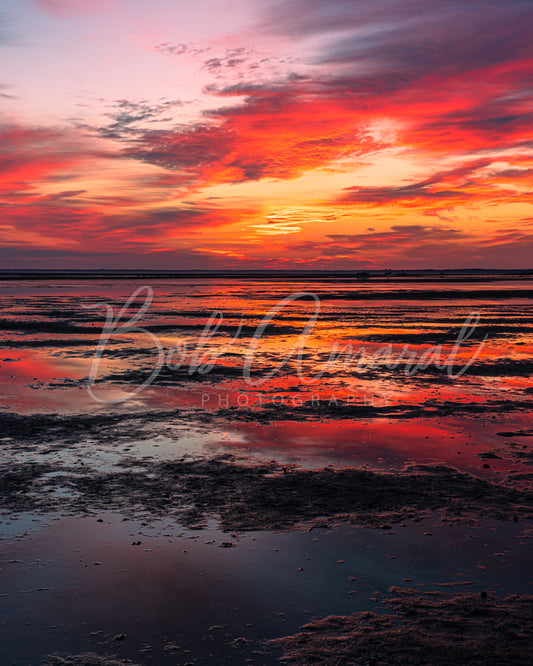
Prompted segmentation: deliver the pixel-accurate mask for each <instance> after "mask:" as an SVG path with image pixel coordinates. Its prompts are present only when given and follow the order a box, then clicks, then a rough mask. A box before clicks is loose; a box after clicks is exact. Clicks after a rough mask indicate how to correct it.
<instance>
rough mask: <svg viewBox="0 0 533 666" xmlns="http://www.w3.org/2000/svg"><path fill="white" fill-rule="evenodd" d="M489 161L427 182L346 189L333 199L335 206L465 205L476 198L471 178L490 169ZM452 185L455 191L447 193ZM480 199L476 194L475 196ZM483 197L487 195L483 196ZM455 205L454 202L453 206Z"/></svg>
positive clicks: (472, 163) (456, 169)
mask: <svg viewBox="0 0 533 666" xmlns="http://www.w3.org/2000/svg"><path fill="white" fill-rule="evenodd" d="M490 164H491V160H489V159H481V160H476V161H474V162H469V163H467V164H463V165H461V166H458V167H455V168H454V169H448V170H446V171H439V172H438V173H436V174H434V175H433V176H431V177H430V178H427V179H426V180H423V181H419V182H415V183H411V184H409V185H399V186H394V187H348V188H346V189H345V192H346V194H343V195H341V196H340V197H338V198H337V199H336V202H337V203H344V204H349V203H364V204H388V203H406V202H411V203H412V202H414V201H422V202H425V201H427V200H435V199H437V200H439V199H441V200H456V199H460V200H462V201H466V200H468V199H471V198H472V197H474V196H476V188H472V184H473V181H472V178H471V177H472V176H473V175H474V174H475V173H476V172H478V171H479V170H480V169H483V168H485V167H488V166H490ZM450 185H453V186H454V187H455V189H450ZM477 194H478V195H479V192H477ZM483 195H484V196H486V192H483ZM455 203H456V202H455Z"/></svg>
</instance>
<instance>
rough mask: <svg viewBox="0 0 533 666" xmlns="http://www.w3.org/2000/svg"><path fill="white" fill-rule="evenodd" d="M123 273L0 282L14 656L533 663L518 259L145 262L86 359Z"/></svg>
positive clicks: (2, 503) (524, 320) (6, 636)
mask: <svg viewBox="0 0 533 666" xmlns="http://www.w3.org/2000/svg"><path fill="white" fill-rule="evenodd" d="M136 287H137V285H132V284H131V282H120V281H116V282H114V283H101V284H98V283H97V282H94V283H83V284H80V282H79V281H78V282H76V283H68V282H65V281H63V282H61V283H57V284H54V283H51V284H46V285H43V284H40V285H35V284H28V283H11V284H9V285H5V286H4V287H3V289H2V294H1V299H0V301H1V302H0V307H1V311H0V331H1V340H0V347H1V348H2V349H1V351H0V357H1V360H0V376H1V378H2V384H1V388H0V399H1V410H0V424H1V426H2V431H1V433H0V511H1V516H0V519H1V520H2V524H1V525H0V528H1V534H2V541H0V553H1V555H0V566H1V570H0V633H1V635H2V636H1V641H0V644H1V645H2V648H1V650H2V651H3V654H2V659H5V663H19V664H41V663H49V664H80V663H83V664H93V663H94V664H98V663H102V664H104V663H107V664H109V663H115V662H116V663H137V664H146V663H154V664H162V665H166V664H186V663H202V664H203V663H213V664H217V663H235V664H240V663H243V664H244V663H257V664H267V663H268V664H269V663H278V662H279V660H280V659H286V660H290V661H293V662H294V663H330V664H337V663H338V664H344V663H346V664H367V663H378V664H418V663H420V664H422V663H435V664H437V663H439V664H440V663H442V664H444V663H472V664H474V663H482V662H483V663H486V664H487V663H488V664H502V663H521V662H523V663H525V661H524V659H522V657H523V655H527V653H528V652H527V650H528V648H530V647H531V597H530V596H528V595H531V593H532V590H531V584H530V581H529V579H528V563H529V561H530V557H531V550H530V545H529V544H530V541H529V538H530V525H531V522H530V521H531V508H532V504H533V503H532V501H531V499H532V494H531V478H532V477H531V471H530V470H531V468H530V465H531V460H532V458H533V454H532V450H531V443H532V441H533V440H532V438H531V435H532V434H533V430H532V426H531V423H532V420H531V413H532V411H533V410H532V393H531V387H532V383H531V367H530V359H531V351H532V347H533V335H532V331H533V328H532V322H533V309H532V307H531V301H530V294H529V292H530V289H529V287H530V285H529V284H528V283H527V281H523V280H521V281H509V282H506V283H503V284H502V285H499V286H498V289H495V286H494V282H488V283H483V282H482V281H481V282H480V283H479V284H475V285H472V284H469V283H465V284H463V283H461V284H460V285H458V284H457V283H450V284H449V285H448V284H445V283H444V284H438V285H435V284H430V285H429V284H425V285H424V284H421V285H416V286H415V288H413V287H412V286H411V285H409V286H408V287H406V285H404V284H403V285H402V284H398V285H394V284H392V285H391V284H390V283H387V284H386V285H382V284H364V285H360V284H339V285H332V284H331V282H328V283H324V284H321V283H319V282H317V283H314V284H309V283H306V284H301V285H298V284H295V283H294V281H293V282H291V283H290V284H289V283H283V282H282V281H280V282H279V283H276V284H273V285H271V286H270V288H269V289H265V285H264V284H261V286H260V288H259V286H258V285H255V284H254V283H253V282H252V281H248V282H238V281H235V280H233V281H231V280H229V281H228V282H227V284H225V285H224V288H223V289H221V286H220V284H218V283H217V284H215V283H214V282H212V281H209V280H204V281H200V280H190V281H187V280H182V281H159V282H153V283H151V288H152V289H153V294H154V296H153V301H152V303H151V305H150V309H149V310H147V311H146V313H145V314H144V315H143V319H142V320H141V321H140V322H131V325H130V326H129V327H127V326H125V327H124V328H123V329H121V330H120V331H118V330H115V332H113V333H111V335H109V336H108V338H106V341H105V348H104V347H103V346H102V354H101V358H100V360H99V365H98V368H97V372H96V373H94V372H93V371H94V366H93V363H94V357H95V350H96V349H97V345H98V344H99V343H100V345H102V331H105V326H104V323H105V312H104V311H103V310H102V308H101V307H100V306H97V307H95V308H82V307H81V305H82V304H83V305H97V304H98V303H102V302H103V301H105V302H107V303H109V304H110V305H111V306H112V307H113V308H114V311H115V313H117V312H118V311H120V308H121V307H122V306H123V305H124V303H125V302H126V300H127V299H128V297H129V295H130V294H131V293H132V292H133V291H134V289H135V288H136ZM298 290H299V291H302V292H304V291H305V292H306V293H308V294H309V293H315V294H316V295H317V296H318V297H319V300H320V303H321V309H320V313H319V316H318V317H317V321H316V325H315V327H314V329H313V332H312V335H309V336H308V337H307V338H305V340H303V343H304V344H300V343H302V339H301V337H300V336H301V333H302V330H303V329H304V328H305V326H306V323H307V322H308V321H309V317H310V313H311V314H312V312H313V308H314V307H315V304H316V301H315V300H313V298H311V297H307V296H306V297H302V298H301V299H294V300H292V301H291V302H289V303H287V304H286V305H285V306H284V307H283V309H282V310H280V311H279V312H277V314H276V317H272V318H271V320H270V321H269V322H268V325H267V326H265V327H264V330H263V335H261V337H260V339H258V340H257V341H256V343H254V342H253V339H254V334H255V333H256V332H257V327H258V326H259V325H260V323H261V320H262V319H263V318H264V317H265V315H266V314H267V313H268V312H269V311H271V310H272V308H273V307H274V306H275V304H276V303H277V302H279V301H281V300H282V299H284V298H286V297H287V295H289V294H291V293H295V292H297V291H298ZM469 290H470V291H469ZM498 290H499V292H500V297H497V294H496V291H498ZM102 294H103V295H102ZM141 307H142V294H140V295H139V296H138V297H137V299H136V300H135V301H134V302H132V303H130V307H129V308H128V310H127V311H126V312H125V313H124V321H126V322H127V320H128V317H131V316H133V315H134V314H135V312H138V311H139V309H140V308H141ZM214 310H216V311H219V312H221V313H222V315H223V317H222V319H221V318H220V316H219V317H218V319H216V320H214V319H213V318H212V312H213V311H214ZM474 311H475V312H477V313H479V326H475V327H472V330H471V333H470V336H469V337H468V339H464V340H462V341H461V344H459V345H457V338H458V336H460V331H461V328H462V327H463V325H464V321H465V320H466V319H467V318H468V316H469V315H470V314H471V313H472V312H474ZM216 321H219V322H222V323H221V324H220V325H219V326H218V327H216ZM210 322H211V323H210ZM242 322H244V324H242ZM517 322H519V324H517ZM240 324H242V325H241V326H240V329H239V325H240ZM206 327H208V328H207V329H206ZM215 327H216V328H215ZM107 328H108V332H109V329H110V326H109V324H108V327H107ZM111 328H112V327H111ZM206 330H207V333H206ZM237 331H239V334H238V335H237ZM256 337H257V336H256ZM202 339H203V340H204V343H205V344H204V345H203V347H202V346H200V348H199V347H198V342H199V341H201V340H202ZM156 340H157V341H158V342H159V345H160V346H159V345H158V343H157V342H156ZM482 341H484V343H483V345H482V346H480V345H481V342H482ZM335 343H337V350H338V351H339V352H342V354H341V353H337V354H336V355H335V354H334V355H333V356H332V353H331V350H332V348H333V346H334V345H335ZM295 345H296V346H295ZM348 345H351V348H350V349H348V348H347V346H348ZM389 345H390V346H389ZM405 345H409V349H410V351H411V352H413V353H414V354H415V355H416V359H417V360H416V363H418V361H419V360H420V359H422V360H423V361H424V362H421V363H420V364H419V366H420V367H418V368H417V369H416V371H415V372H411V370H413V367H414V363H413V362H412V360H411V366H410V367H408V366H409V362H410V360H409V358H410V357H409V356H408V355H406V354H405V353H404V354H403V356H402V349H404V348H405ZM387 346H388V347H387ZM252 348H253V358H252V360H251V361H250V364H249V371H250V372H249V374H248V379H247V375H246V374H243V365H245V363H246V355H247V354H248V355H249V356H250V353H251V352H250V350H251V349H252ZM363 348H364V350H365V352H364V354H363V352H362V351H361V350H362V349H363ZM291 349H293V350H294V349H297V350H299V352H300V353H299V354H297V353H293V354H292V355H290V354H289V352H290V351H291ZM161 350H163V351H161ZM476 352H477V355H476ZM349 354H351V357H350V356H349ZM354 354H355V356H354ZM424 354H425V355H426V356H425V357H423V355H424ZM373 355H375V356H373ZM158 359H162V362H161V367H160V368H159V371H158V372H157V373H154V376H153V380H152V381H151V383H149V384H148V383H146V378H147V377H149V376H150V374H151V373H153V371H154V368H155V367H156V366H157V363H158ZM283 359H285V361H284V362H283V363H281V360H283ZM354 359H355V361H360V363H359V365H357V363H356V362H355V361H354ZM361 359H362V360H361ZM380 359H381V362H380ZM431 360H433V361H439V362H441V367H439V365H438V363H428V361H431ZM444 360H447V362H448V363H449V364H452V365H453V369H454V371H455V372H452V373H448V372H447V367H448V366H445V365H443V363H442V362H443V361H444ZM465 366H468V367H467V368H466V370H465V372H464V373H462V374H459V375H458V371H459V370H460V368H462V367H465ZM92 372H93V374H92V375H91V373H92ZM265 377H266V379H265ZM144 383H146V386H143V384H144ZM91 385H92V393H93V395H91V394H89V393H88V392H87V386H91ZM23 636H25V637H26V638H25V639H24V640H22V637H23ZM28 636H30V637H31V639H28V638H27V637H28ZM414 636H416V637H418V638H417V639H416V640H414V639H413V637H414ZM284 637H285V638H284ZM278 639H279V640H278ZM21 645H22V646H23V647H21ZM51 655H55V656H51ZM76 655H78V656H77V657H76ZM79 655H84V656H82V657H80V656H79ZM87 655H92V656H87ZM442 655H453V660H452V661H442V660H441V661H439V660H438V659H447V658H448V657H447V656H442ZM450 659H451V657H450ZM128 660H129V661H128ZM461 660H462V662H461ZM506 660H507V661H506ZM513 660H514V661H513Z"/></svg>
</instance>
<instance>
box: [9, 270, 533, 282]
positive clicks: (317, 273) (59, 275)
mask: <svg viewBox="0 0 533 666" xmlns="http://www.w3.org/2000/svg"><path fill="white" fill-rule="evenodd" d="M531 277H533V268H531V269H519V270H517V269H481V268H472V269H447V270H438V269H426V270H422V269H420V270H415V269H405V270H364V271H361V270H359V271H340V270H339V271H328V270H301V271H296V270H266V269H265V270H222V271H221V270H190V271H185V270H181V271H166V270H122V269H119V270H113V269H105V270H103V269H87V270H69V269H56V270H48V269H43V270H15V269H13V270H10V269H7V270H2V271H0V281H13V280H91V279H98V280H116V279H122V280H139V279H143V280H156V279H159V280H186V279H198V278H202V279H218V280H220V279H227V280H235V279H239V280H272V279H283V280H302V279H320V280H339V279H342V280H348V281H355V282H389V281H390V282H418V281H420V280H423V279H424V278H425V279H431V280H435V281H439V282H469V281H472V280H475V281H486V282H490V281H494V280H501V279H505V280H523V279H527V278H531Z"/></svg>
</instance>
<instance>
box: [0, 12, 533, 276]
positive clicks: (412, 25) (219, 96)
mask: <svg viewBox="0 0 533 666" xmlns="http://www.w3.org/2000/svg"><path fill="white" fill-rule="evenodd" d="M532 35H533V2H532V0H506V1H505V2H504V1H503V0H479V1H474V0H471V1H469V2H460V1H457V2H440V1H438V0H436V1H435V2H430V1H428V0H372V1H370V0H282V1H277V0H276V1H274V0H194V1H193V0H151V1H150V2H147V1H146V0H17V1H16V2H14V1H9V0H0V49H1V63H2V68H1V73H0V108H1V112H0V135H1V136H0V183H1V185H0V206H1V216H0V267H3V268H58V267H60V268H128V269H135V268H141V269H148V268H154V269H198V268H206V269H217V268H228V269H235V268H261V267H265V268H285V269H287V268H290V269H298V268H300V269H312V268H316V269H321V268H324V269H326V268H331V269H352V268H353V269H360V268H457V267H459V268H476V267H489V268H531V267H533V37H532Z"/></svg>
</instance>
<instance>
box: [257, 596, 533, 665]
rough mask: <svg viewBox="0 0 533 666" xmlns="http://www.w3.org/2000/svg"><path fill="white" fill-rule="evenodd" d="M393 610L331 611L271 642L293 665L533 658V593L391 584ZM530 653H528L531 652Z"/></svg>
mask: <svg viewBox="0 0 533 666" xmlns="http://www.w3.org/2000/svg"><path fill="white" fill-rule="evenodd" d="M390 592H391V593H392V594H393V595H394V596H393V597H391V598H389V599H385V600H383V603H384V604H385V605H386V606H388V607H389V608H391V609H393V610H394V614H393V615H390V614H385V615H379V614H377V613H374V612H363V613H356V614H354V615H350V616H335V615H332V616H330V617H326V618H324V619H321V620H315V621H313V622H310V623H309V624H306V625H304V627H302V628H303V629H304V631H303V632H301V633H298V634H295V635H294V636H287V637H285V638H280V639H276V640H274V641H270V645H271V646H272V647H274V648H278V649H279V648H282V649H283V650H284V659H283V660H284V661H287V662H290V663H294V664H315V663H319V664H328V665H330V666H333V665H341V664H351V665H355V664H358V665H363V664H365V665H366V664H379V666H418V665H420V666H421V665H422V664H425V665H428V664H431V666H450V664H468V665H469V666H515V665H516V664H527V663H530V657H531V640H532V638H533V596H531V595H523V596H509V597H506V598H505V599H503V600H499V599H496V598H493V597H492V596H491V595H487V594H486V593H485V594H484V593H482V594H481V595H479V594H462V595H458V596H454V597H451V598H449V597H445V596H443V595H442V594H441V593H439V592H431V593H426V594H421V593H420V591H419V590H417V589H412V588H411V589H409V588H407V589H405V588H399V587H392V588H391V589H390ZM528 655H529V656H528Z"/></svg>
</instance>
